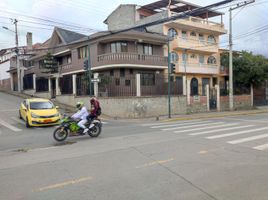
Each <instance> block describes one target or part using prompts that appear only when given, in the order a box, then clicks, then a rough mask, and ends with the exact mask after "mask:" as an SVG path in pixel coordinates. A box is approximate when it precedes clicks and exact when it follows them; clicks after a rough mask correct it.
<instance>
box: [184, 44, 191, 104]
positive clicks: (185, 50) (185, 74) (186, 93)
mask: <svg viewBox="0 0 268 200" xmlns="http://www.w3.org/2000/svg"><path fill="white" fill-rule="evenodd" d="M183 51H184V61H183V65H184V76H185V89H186V91H185V95H186V98H185V99H186V104H185V105H186V106H187V105H188V86H187V84H188V83H187V71H186V59H187V54H186V53H187V49H184V50H183ZM183 84H184V83H183ZM189 95H190V94H189Z"/></svg>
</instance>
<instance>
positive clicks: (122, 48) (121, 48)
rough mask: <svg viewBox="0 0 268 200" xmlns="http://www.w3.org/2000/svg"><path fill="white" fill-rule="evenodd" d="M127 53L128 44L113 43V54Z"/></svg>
mask: <svg viewBox="0 0 268 200" xmlns="http://www.w3.org/2000/svg"><path fill="white" fill-rule="evenodd" d="M120 52H127V43H126V42H113V43H111V53H120Z"/></svg>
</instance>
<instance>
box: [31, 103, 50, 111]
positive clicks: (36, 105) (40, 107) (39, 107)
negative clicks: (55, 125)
mask: <svg viewBox="0 0 268 200" xmlns="http://www.w3.org/2000/svg"><path fill="white" fill-rule="evenodd" d="M53 107H54V106H53V104H52V103H50V102H31V103H30V109H32V110H43V109H52V108H53Z"/></svg>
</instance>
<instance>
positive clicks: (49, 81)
mask: <svg viewBox="0 0 268 200" xmlns="http://www.w3.org/2000/svg"><path fill="white" fill-rule="evenodd" d="M51 90H52V88H51V78H48V91H49V92H51Z"/></svg>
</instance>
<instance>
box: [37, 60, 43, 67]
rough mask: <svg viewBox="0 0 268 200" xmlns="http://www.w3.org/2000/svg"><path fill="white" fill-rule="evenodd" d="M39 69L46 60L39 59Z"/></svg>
mask: <svg viewBox="0 0 268 200" xmlns="http://www.w3.org/2000/svg"><path fill="white" fill-rule="evenodd" d="M38 63H39V69H41V68H42V67H43V66H44V60H39V61H38Z"/></svg>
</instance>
